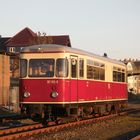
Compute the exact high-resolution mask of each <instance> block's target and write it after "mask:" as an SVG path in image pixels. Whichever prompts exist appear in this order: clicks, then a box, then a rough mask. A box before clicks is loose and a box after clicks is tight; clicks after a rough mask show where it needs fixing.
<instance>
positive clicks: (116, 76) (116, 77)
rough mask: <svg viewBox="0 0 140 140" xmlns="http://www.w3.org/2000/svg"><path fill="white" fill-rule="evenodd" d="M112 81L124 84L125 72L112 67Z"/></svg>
mask: <svg viewBox="0 0 140 140" xmlns="http://www.w3.org/2000/svg"><path fill="white" fill-rule="evenodd" d="M113 81H116V82H125V70H124V69H121V68H117V67H113Z"/></svg>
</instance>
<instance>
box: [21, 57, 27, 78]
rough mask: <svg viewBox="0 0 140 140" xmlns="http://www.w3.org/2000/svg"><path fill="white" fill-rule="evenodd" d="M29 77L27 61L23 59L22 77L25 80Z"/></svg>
mask: <svg viewBox="0 0 140 140" xmlns="http://www.w3.org/2000/svg"><path fill="white" fill-rule="evenodd" d="M26 76H27V60H26V59H21V60H20V77H21V78H24V77H26Z"/></svg>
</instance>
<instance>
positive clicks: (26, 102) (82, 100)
mask: <svg viewBox="0 0 140 140" xmlns="http://www.w3.org/2000/svg"><path fill="white" fill-rule="evenodd" d="M20 74H21V78H20V104H21V106H22V108H24V109H25V108H26V113H33V112H35V113H38V114H40V113H42V111H45V110H51V112H53V113H54V114H55V115H56V114H57V115H58V114H61V113H65V114H71V113H72V112H73V111H72V110H74V109H75V108H79V107H80V108H84V106H86V107H91V106H92V108H95V107H96V105H99V106H100V105H106V107H107V106H108V105H111V106H112V105H114V104H117V105H118V104H123V103H124V102H125V101H127V84H126V66H125V64H123V63H122V62H119V61H116V60H112V59H110V58H107V57H102V56H98V55H95V54H92V53H88V52H86V51H82V50H79V49H74V48H70V47H67V46H62V45H52V44H48V45H35V46H29V47H26V48H23V49H22V50H21V53H20ZM93 110H94V109H93ZM98 110H99V108H98ZM94 111H95V110H94ZM60 112H61V113H60Z"/></svg>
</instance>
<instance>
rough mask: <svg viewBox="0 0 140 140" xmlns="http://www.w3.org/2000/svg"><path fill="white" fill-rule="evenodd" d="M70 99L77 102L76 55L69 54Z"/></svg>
mask: <svg viewBox="0 0 140 140" xmlns="http://www.w3.org/2000/svg"><path fill="white" fill-rule="evenodd" d="M70 60H71V61H70V77H71V86H70V88H71V89H70V91H71V92H70V100H71V103H72V102H78V56H74V55H71V56H70Z"/></svg>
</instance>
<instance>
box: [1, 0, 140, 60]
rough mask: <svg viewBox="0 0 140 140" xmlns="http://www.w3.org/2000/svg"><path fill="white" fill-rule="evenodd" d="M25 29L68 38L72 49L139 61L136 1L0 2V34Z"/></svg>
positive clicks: (138, 4)
mask: <svg viewBox="0 0 140 140" xmlns="http://www.w3.org/2000/svg"><path fill="white" fill-rule="evenodd" d="M25 27H29V28H30V29H31V30H32V31H34V32H42V33H43V32H45V33H46V34H47V35H69V36H70V40H71V44H72V47H73V48H78V49H82V50H86V51H89V52H92V53H95V54H98V55H103V54H104V53H107V55H108V57H110V58H113V59H124V58H133V59H140V0H0V35H1V36H2V37H12V36H14V35H15V34H16V33H18V32H19V31H21V30H22V29H24V28H25Z"/></svg>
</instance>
